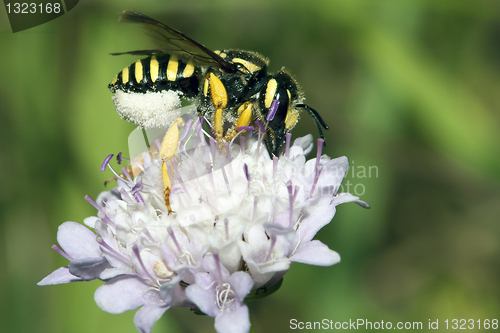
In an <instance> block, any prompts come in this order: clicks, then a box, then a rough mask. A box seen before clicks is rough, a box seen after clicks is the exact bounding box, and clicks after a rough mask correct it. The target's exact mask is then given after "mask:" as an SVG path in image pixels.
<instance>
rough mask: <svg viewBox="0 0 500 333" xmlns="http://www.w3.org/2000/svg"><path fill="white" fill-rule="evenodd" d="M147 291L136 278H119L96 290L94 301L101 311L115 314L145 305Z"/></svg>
mask: <svg viewBox="0 0 500 333" xmlns="http://www.w3.org/2000/svg"><path fill="white" fill-rule="evenodd" d="M149 289H151V287H150V286H148V285H146V284H144V283H143V282H142V281H141V280H140V279H139V278H138V277H136V276H124V277H122V276H120V277H116V278H114V279H112V280H110V281H109V282H107V283H106V284H103V285H102V286H100V287H99V288H97V290H96V291H95V294H94V300H95V302H96V304H97V306H99V307H100V308H101V309H102V310H104V311H106V312H109V313H113V314H117V313H122V312H124V311H127V310H133V309H136V308H138V307H139V306H141V305H144V304H146V298H145V293H146V292H147V291H148V290H149Z"/></svg>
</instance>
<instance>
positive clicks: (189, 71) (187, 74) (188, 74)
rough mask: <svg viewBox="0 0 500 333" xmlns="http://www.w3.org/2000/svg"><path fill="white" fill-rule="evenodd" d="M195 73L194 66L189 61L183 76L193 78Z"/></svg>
mask: <svg viewBox="0 0 500 333" xmlns="http://www.w3.org/2000/svg"><path fill="white" fill-rule="evenodd" d="M193 73H194V64H193V62H192V61H191V60H189V61H188V63H187V64H186V67H185V68H184V71H183V72H182V76H184V77H185V78H188V77H191V76H192V75H193Z"/></svg>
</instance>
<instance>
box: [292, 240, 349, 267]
mask: <svg viewBox="0 0 500 333" xmlns="http://www.w3.org/2000/svg"><path fill="white" fill-rule="evenodd" d="M290 260H291V261H296V262H301V263H304V264H309V265H317V266H331V265H334V264H336V263H338V262H340V255H339V254H338V253H337V252H335V251H333V250H330V249H329V248H328V246H326V245H325V244H323V243H321V242H320V241H318V240H314V241H312V242H309V243H306V244H304V245H302V246H300V247H299V248H298V249H297V252H295V254H294V255H293V256H291V257H290Z"/></svg>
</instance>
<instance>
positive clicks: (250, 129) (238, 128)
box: [236, 126, 255, 132]
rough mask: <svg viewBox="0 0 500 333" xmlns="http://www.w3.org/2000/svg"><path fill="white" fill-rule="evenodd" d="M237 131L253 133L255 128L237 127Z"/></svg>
mask: <svg viewBox="0 0 500 333" xmlns="http://www.w3.org/2000/svg"><path fill="white" fill-rule="evenodd" d="M236 129H237V130H238V131H251V132H253V131H255V127H253V126H240V127H236Z"/></svg>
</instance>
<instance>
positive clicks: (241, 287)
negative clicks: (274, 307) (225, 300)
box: [229, 272, 253, 302]
mask: <svg viewBox="0 0 500 333" xmlns="http://www.w3.org/2000/svg"><path fill="white" fill-rule="evenodd" d="M229 283H230V284H231V287H232V288H233V289H234V291H235V293H236V295H237V296H238V300H239V301H240V302H243V299H245V296H246V295H248V293H250V291H251V290H252V288H253V280H252V277H251V276H250V275H249V274H248V273H245V272H236V273H233V275H231V277H230V278H229Z"/></svg>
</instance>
